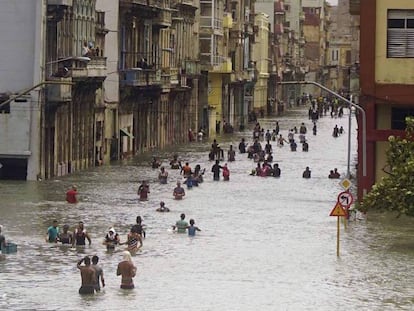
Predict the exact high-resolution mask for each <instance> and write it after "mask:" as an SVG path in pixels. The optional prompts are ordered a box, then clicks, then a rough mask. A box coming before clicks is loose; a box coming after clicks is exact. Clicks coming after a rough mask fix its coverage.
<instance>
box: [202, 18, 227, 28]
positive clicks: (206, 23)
mask: <svg viewBox="0 0 414 311" xmlns="http://www.w3.org/2000/svg"><path fill="white" fill-rule="evenodd" d="M200 27H202V28H213V29H215V30H222V29H223V19H220V18H212V17H210V16H208V17H206V16H201V17H200Z"/></svg>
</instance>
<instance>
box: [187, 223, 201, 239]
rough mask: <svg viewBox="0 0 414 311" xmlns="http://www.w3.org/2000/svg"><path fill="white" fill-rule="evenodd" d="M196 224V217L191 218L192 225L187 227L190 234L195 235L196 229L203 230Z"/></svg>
mask: <svg viewBox="0 0 414 311" xmlns="http://www.w3.org/2000/svg"><path fill="white" fill-rule="evenodd" d="M194 225H195V221H194V219H190V225H189V226H188V227H187V230H188V235H189V236H195V235H196V231H201V229H200V228H199V227H196V226H194Z"/></svg>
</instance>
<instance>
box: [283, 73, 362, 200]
mask: <svg viewBox="0 0 414 311" xmlns="http://www.w3.org/2000/svg"><path fill="white" fill-rule="evenodd" d="M278 83H279V84H312V85H315V86H317V87H319V88H321V89H322V90H324V91H326V92H328V93H329V94H332V95H333V96H335V97H336V98H338V99H340V100H342V101H344V102H346V103H347V104H348V105H349V114H351V107H354V108H355V109H357V110H358V111H360V112H361V114H362V176H363V177H366V176H367V121H366V114H365V110H364V108H362V107H361V106H360V105H357V104H355V103H353V102H352V101H350V100H348V99H346V98H345V97H343V96H341V95H339V94H338V93H336V92H334V91H332V90H330V89H328V88H327V87H325V86H323V85H322V84H320V83H317V82H315V81H285V82H278ZM349 118H351V116H349ZM349 126H351V120H349ZM350 130H351V129H349V130H348V132H349V133H348V169H347V177H350V175H351V173H350V162H351V134H350ZM365 190H366V189H363V193H365Z"/></svg>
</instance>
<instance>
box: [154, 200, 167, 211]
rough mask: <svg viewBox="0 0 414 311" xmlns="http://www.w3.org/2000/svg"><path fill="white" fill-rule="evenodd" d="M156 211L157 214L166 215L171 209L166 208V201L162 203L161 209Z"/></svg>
mask: <svg viewBox="0 0 414 311" xmlns="http://www.w3.org/2000/svg"><path fill="white" fill-rule="evenodd" d="M156 211H157V212H161V213H164V212H169V211H170V209H169V208H168V207H166V206H165V203H164V201H161V202H160V207H159V208H157V209H156Z"/></svg>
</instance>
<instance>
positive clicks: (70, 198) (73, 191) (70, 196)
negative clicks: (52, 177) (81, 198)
mask: <svg viewBox="0 0 414 311" xmlns="http://www.w3.org/2000/svg"><path fill="white" fill-rule="evenodd" d="M77 194H78V191H77V188H76V186H75V185H72V187H71V188H70V189H69V190H68V191H67V192H66V201H67V202H68V203H72V204H74V203H78V199H77V197H76V196H77Z"/></svg>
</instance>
